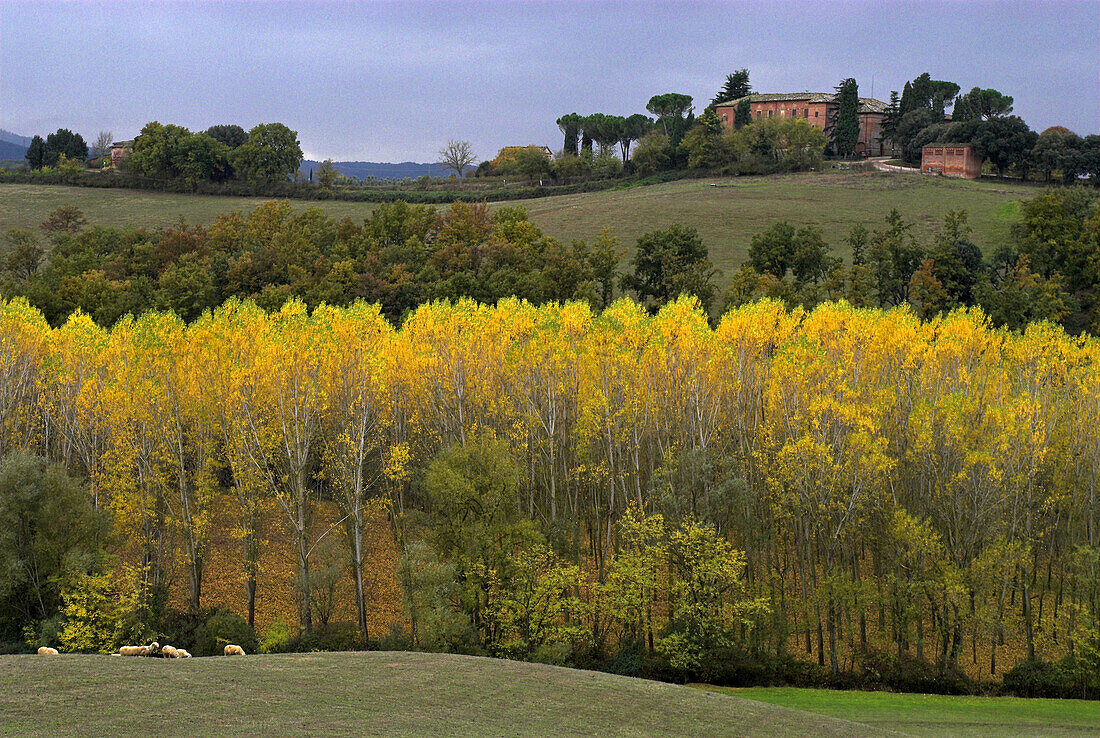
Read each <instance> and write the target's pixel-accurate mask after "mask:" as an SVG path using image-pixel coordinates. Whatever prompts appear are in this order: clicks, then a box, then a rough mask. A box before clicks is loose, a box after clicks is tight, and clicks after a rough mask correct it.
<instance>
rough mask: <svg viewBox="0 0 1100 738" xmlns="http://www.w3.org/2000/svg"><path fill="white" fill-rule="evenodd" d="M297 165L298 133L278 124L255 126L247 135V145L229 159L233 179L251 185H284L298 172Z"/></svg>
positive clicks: (235, 151)
mask: <svg viewBox="0 0 1100 738" xmlns="http://www.w3.org/2000/svg"><path fill="white" fill-rule="evenodd" d="M301 162H302V147H301V145H300V144H299V143H298V132H297V131H292V130H290V129H289V128H287V127H286V126H285V125H283V124H282V123H263V124H260V125H258V126H256V127H255V128H253V129H252V130H251V131H249V132H248V141H247V142H245V143H244V144H242V145H241V146H239V147H237V148H236V149H234V150H233V153H232V154H231V155H230V163H231V164H232V165H233V169H234V171H236V173H237V176H238V177H240V178H242V179H245V180H247V181H249V182H252V183H266V182H280V181H286V180H288V179H290V178H291V177H293V176H294V173H295V172H297V171H298V165H299V164H301Z"/></svg>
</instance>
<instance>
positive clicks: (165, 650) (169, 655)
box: [160, 646, 178, 659]
mask: <svg viewBox="0 0 1100 738" xmlns="http://www.w3.org/2000/svg"><path fill="white" fill-rule="evenodd" d="M177 650H178V649H175V648H173V647H172V646H161V647H160V655H161V658H165V659H174V658H175V657H176V651H177Z"/></svg>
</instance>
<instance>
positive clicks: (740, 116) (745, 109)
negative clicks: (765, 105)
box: [733, 99, 752, 128]
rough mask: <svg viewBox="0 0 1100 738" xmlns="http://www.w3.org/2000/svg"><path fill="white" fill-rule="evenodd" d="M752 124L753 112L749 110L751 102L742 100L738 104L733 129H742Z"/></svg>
mask: <svg viewBox="0 0 1100 738" xmlns="http://www.w3.org/2000/svg"><path fill="white" fill-rule="evenodd" d="M749 123H752V112H751V110H750V109H749V101H748V100H747V99H746V100H742V101H741V102H739V103H737V109H736V110H735V111H734V113H733V127H734V128H741V127H743V126H747V125H748V124H749Z"/></svg>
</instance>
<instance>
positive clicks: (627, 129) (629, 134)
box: [619, 113, 653, 164]
mask: <svg viewBox="0 0 1100 738" xmlns="http://www.w3.org/2000/svg"><path fill="white" fill-rule="evenodd" d="M652 128H653V121H652V119H650V118H648V117H646V116H644V115H642V114H641V113H634V114H633V115H631V116H630V117H628V118H624V119H623V120H622V121H621V123H620V124H619V149H620V153H621V154H622V158H623V163H624V164H625V163H626V162H627V161H629V160H630V146H631V144H633V143H634V142H635V141H637V140H638V139H640V138H641V137H642V136H644V135H646V134H647V133H649V132H650V130H652Z"/></svg>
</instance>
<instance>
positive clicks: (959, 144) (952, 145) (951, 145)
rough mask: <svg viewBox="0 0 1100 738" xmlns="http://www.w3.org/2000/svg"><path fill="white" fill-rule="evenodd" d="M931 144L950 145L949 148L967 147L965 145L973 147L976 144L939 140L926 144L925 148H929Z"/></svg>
mask: <svg viewBox="0 0 1100 738" xmlns="http://www.w3.org/2000/svg"><path fill="white" fill-rule="evenodd" d="M929 146H946V147H948V148H953V149H961V148H965V147H973V146H974V144H969V143H939V142H933V143H926V144H925V145H924V148H926V149H927V148H928V147H929Z"/></svg>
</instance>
